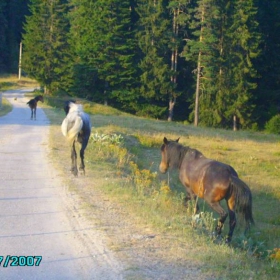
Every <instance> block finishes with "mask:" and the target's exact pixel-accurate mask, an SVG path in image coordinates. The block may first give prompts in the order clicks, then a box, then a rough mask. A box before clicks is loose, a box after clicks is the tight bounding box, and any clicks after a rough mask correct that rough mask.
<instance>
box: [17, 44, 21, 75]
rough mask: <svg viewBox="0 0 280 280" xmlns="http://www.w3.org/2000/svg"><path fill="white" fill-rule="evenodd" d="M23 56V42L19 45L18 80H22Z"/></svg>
mask: <svg viewBox="0 0 280 280" xmlns="http://www.w3.org/2000/svg"><path fill="white" fill-rule="evenodd" d="M21 56H22V42H20V44H19V63H18V79H19V80H20V79H21Z"/></svg>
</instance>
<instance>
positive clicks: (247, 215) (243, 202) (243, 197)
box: [231, 176, 254, 229]
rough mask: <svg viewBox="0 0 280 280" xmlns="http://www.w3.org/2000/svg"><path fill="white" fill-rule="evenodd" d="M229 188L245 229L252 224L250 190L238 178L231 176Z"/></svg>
mask: <svg viewBox="0 0 280 280" xmlns="http://www.w3.org/2000/svg"><path fill="white" fill-rule="evenodd" d="M231 186H232V191H233V195H234V197H235V202H236V204H235V205H236V211H237V212H240V213H241V214H242V216H243V217H244V219H245V222H246V229H249V228H250V224H252V225H253V224H254V219H253V214H252V193H251V190H250V188H249V187H248V186H247V185H246V184H245V183H244V182H243V181H242V180H241V179H239V178H238V177H236V176H231Z"/></svg>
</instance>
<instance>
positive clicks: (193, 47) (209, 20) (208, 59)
mask: <svg viewBox="0 0 280 280" xmlns="http://www.w3.org/2000/svg"><path fill="white" fill-rule="evenodd" d="M196 4H197V5H194V6H193V10H192V21H191V22H190V28H191V30H192V36H190V37H189V38H186V46H185V49H184V52H183V55H184V56H185V57H186V59H187V60H188V61H192V62H193V63H195V69H194V70H193V73H194V74H195V77H196V87H195V102H194V125H196V126H197V125H198V123H199V121H200V122H201V123H202V124H204V125H209V126H210V125H213V124H214V123H215V122H217V108H216V106H215V105H214V104H215V94H216V92H217V90H218V88H217V77H218V72H219V64H220V61H219V49H220V45H219V43H220V41H219V38H220V9H219V6H218V3H217V1H214V0H199V1H197V3H196Z"/></svg>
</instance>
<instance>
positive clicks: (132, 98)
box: [0, 0, 280, 130]
mask: <svg viewBox="0 0 280 280" xmlns="http://www.w3.org/2000/svg"><path fill="white" fill-rule="evenodd" d="M279 34H280V2H279V0H0V73H1V75H6V74H17V73H18V68H19V52H20V44H21V43H22V60H21V68H22V75H26V76H28V77H30V78H34V79H35V80H37V81H38V82H39V83H40V85H41V86H42V88H43V89H44V90H45V94H50V95H54V96H59V95H61V96H65V95H69V96H75V97H80V98H85V99H88V100H90V101H93V102H97V103H102V104H108V105H110V106H113V107H115V108H119V109H121V110H123V111H126V112H129V113H132V114H135V115H138V116H145V117H152V118H158V119H163V120H169V121H183V122H186V123H194V124H195V125H199V126H208V127H215V128H228V129H232V128H233V125H234V124H235V122H234V121H233V120H236V126H237V128H238V129H253V130H261V129H263V128H264V127H265V125H266V123H267V122H269V121H270V120H271V119H272V118H274V117H275V116H279V112H280V36H279Z"/></svg>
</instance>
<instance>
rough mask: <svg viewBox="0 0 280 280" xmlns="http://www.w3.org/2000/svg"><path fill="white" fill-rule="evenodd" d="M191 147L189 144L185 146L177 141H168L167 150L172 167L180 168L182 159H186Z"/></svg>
mask: <svg viewBox="0 0 280 280" xmlns="http://www.w3.org/2000/svg"><path fill="white" fill-rule="evenodd" d="M189 149H190V148H189V147H187V146H186V147H185V146H183V145H181V144H179V143H178V142H176V141H170V142H169V143H168V150H167V154H168V158H169V165H170V167H172V168H174V167H179V168H180V166H181V163H182V160H183V159H184V157H185V155H186V153H187V152H188V150H189Z"/></svg>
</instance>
